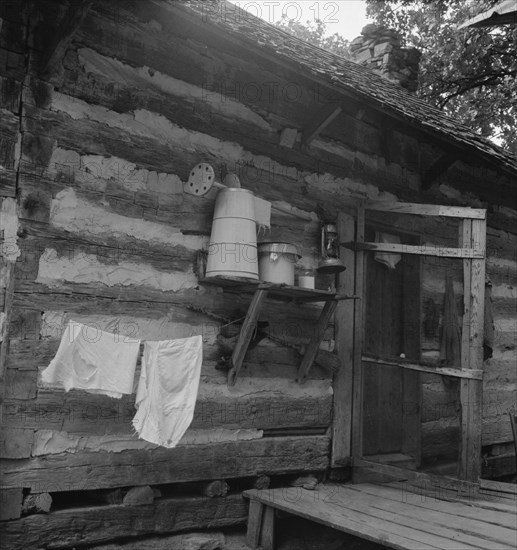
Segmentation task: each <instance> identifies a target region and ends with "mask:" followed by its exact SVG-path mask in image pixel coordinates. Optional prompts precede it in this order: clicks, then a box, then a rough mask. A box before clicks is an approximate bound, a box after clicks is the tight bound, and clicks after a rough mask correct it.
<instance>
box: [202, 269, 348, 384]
mask: <svg viewBox="0 0 517 550" xmlns="http://www.w3.org/2000/svg"><path fill="white" fill-rule="evenodd" d="M200 283H202V284H207V285H215V286H219V287H221V288H223V289H224V290H225V291H228V292H234V293H247V294H250V295H253V297H252V299H251V303H250V306H249V308H248V311H247V313H246V317H245V319H244V323H243V324H242V328H241V332H240V334H239V339H238V341H237V344H236V346H235V349H234V350H233V354H232V357H231V367H230V370H229V371H228V385H229V386H233V385H235V382H236V380H237V375H238V374H239V371H240V369H241V367H242V363H243V361H244V356H245V355H246V351H247V350H248V346H249V344H250V341H251V338H252V336H253V333H254V331H255V327H256V324H257V321H258V318H259V315H260V312H261V310H262V306H263V305H264V301H265V299H266V298H267V297H271V298H276V299H279V300H287V301H295V302H299V303H309V302H325V306H324V307H323V309H322V311H321V314H320V317H319V319H318V324H317V325H316V327H315V329H314V333H313V335H312V337H311V340H310V342H309V344H308V346H307V350H306V352H305V355H304V356H303V358H302V361H301V363H300V366H299V368H298V377H297V380H298V382H299V383H300V384H301V383H303V382H304V381H305V380H306V378H307V375H308V372H309V369H310V368H311V366H312V364H313V362H314V359H315V358H316V355H317V353H318V350H319V347H320V344H321V341H322V340H323V336H324V334H325V329H326V328H327V325H328V323H329V321H330V319H331V317H332V315H333V314H334V311H335V310H336V306H337V302H338V301H339V300H353V299H355V298H357V297H356V296H347V295H344V294H337V293H336V292H329V291H327V290H315V289H314V290H313V289H309V288H300V287H297V286H289V285H281V284H275V283H266V282H262V281H253V280H249V279H241V278H233V277H209V278H204V279H201V280H200Z"/></svg>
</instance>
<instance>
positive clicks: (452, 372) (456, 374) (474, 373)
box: [363, 355, 483, 380]
mask: <svg viewBox="0 0 517 550" xmlns="http://www.w3.org/2000/svg"><path fill="white" fill-rule="evenodd" d="M363 363H366V364H372V365H386V366H387V367H400V368H402V369H408V370H414V371H419V372H428V373H431V374H441V375H443V376H452V377H453V378H471V379H475V380H482V379H483V371H482V370H473V369H465V370H463V369H449V368H445V367H432V366H425V365H419V364H416V363H410V362H407V363H406V362H402V361H389V360H384V359H377V358H375V357H369V356H367V355H363Z"/></svg>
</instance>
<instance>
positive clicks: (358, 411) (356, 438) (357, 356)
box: [352, 204, 365, 458]
mask: <svg viewBox="0 0 517 550" xmlns="http://www.w3.org/2000/svg"><path fill="white" fill-rule="evenodd" d="M364 223H365V214H364V204H360V205H359V206H358V207H357V229H356V242H357V243H363V242H364ZM363 287H364V252H363V251H362V250H358V251H357V252H356V254H355V292H354V294H355V295H356V296H360V297H361V299H360V300H354V305H355V307H354V367H353V368H354V374H353V398H352V456H353V457H354V458H355V457H361V456H362V454H363V364H362V356H363V311H364V288H363Z"/></svg>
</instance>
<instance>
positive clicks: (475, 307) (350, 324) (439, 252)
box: [331, 201, 486, 483]
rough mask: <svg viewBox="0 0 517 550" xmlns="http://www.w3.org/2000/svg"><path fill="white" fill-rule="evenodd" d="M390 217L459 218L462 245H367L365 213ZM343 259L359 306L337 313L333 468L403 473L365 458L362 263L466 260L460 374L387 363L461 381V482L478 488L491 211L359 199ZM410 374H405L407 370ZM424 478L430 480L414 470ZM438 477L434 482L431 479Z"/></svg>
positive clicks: (345, 218) (342, 282) (345, 279)
mask: <svg viewBox="0 0 517 550" xmlns="http://www.w3.org/2000/svg"><path fill="white" fill-rule="evenodd" d="M367 210H370V211H375V212H392V213H397V214H411V215H419V216H430V217H451V218H456V219H459V220H460V224H459V236H458V247H457V248H449V247H434V246H427V245H426V246H410V245H404V244H385V243H371V242H365V241H364V233H365V212H366V211H367ZM338 232H339V238H340V243H341V247H340V248H341V250H340V258H341V260H342V261H343V263H344V265H345V266H346V267H347V269H346V271H345V272H344V273H343V274H341V275H340V276H339V284H338V291H339V292H345V291H346V292H351V290H352V289H353V292H354V294H355V295H356V296H359V297H360V298H359V299H358V300H351V301H341V302H340V304H339V305H338V309H337V311H336V321H335V323H336V345H337V352H338V355H339V357H340V359H341V364H342V368H341V369H340V371H339V372H338V374H337V375H336V377H335V381H334V411H333V412H334V416H333V426H332V452H331V466H332V467H342V466H346V465H352V467H353V468H354V467H361V466H366V467H368V468H371V469H373V470H378V471H382V472H384V473H387V472H390V471H392V472H393V473H396V472H398V474H400V471H401V468H398V467H393V466H387V465H381V464H377V463H374V462H369V461H366V460H364V459H363V456H362V433H363V426H362V424H363V422H362V409H363V394H362V391H363V365H362V362H363V349H362V337H363V308H364V264H365V262H364V258H365V254H366V253H367V252H369V251H380V252H393V253H400V254H418V255H420V256H441V257H449V258H459V259H462V261H463V285H464V287H463V288H464V300H463V302H464V311H463V324H462V340H461V368H460V369H448V368H439V367H437V368H433V367H426V366H424V365H419V364H416V363H413V364H408V363H406V362H400V363H398V362H396V361H390V362H387V363H388V364H390V365H393V366H397V367H400V368H403V369H409V370H413V371H424V372H433V373H434V374H438V375H441V376H450V377H455V378H459V381H460V405H461V422H460V426H461V438H460V458H459V474H458V478H459V479H460V480H464V481H466V482H472V483H478V481H479V478H480V475H481V421H482V416H481V413H482V411H481V407H482V392H483V380H482V375H483V371H482V365H483V322H484V294H485V269H486V210H484V209H478V208H469V207H455V206H440V205H430V204H417V203H400V202H382V201H358V202H357V204H356V207H355V212H354V213H352V214H348V213H344V212H343V213H340V214H339V216H338ZM406 372H407V371H406ZM413 474H414V475H415V476H418V477H419V478H421V477H422V476H424V477H425V474H421V473H417V472H413ZM430 477H435V476H430Z"/></svg>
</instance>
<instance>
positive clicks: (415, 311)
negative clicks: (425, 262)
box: [401, 256, 422, 468]
mask: <svg viewBox="0 0 517 550" xmlns="http://www.w3.org/2000/svg"><path fill="white" fill-rule="evenodd" d="M402 262H403V265H404V270H403V285H404V304H403V307H404V313H403V315H404V335H403V337H404V353H405V354H406V357H407V358H408V359H411V360H412V361H415V362H416V363H419V362H420V355H421V354H420V346H421V342H420V320H421V318H422V317H421V302H420V289H421V288H422V277H421V273H422V269H421V265H420V262H421V259H420V258H419V257H417V256H406V257H404V258H402ZM401 376H402V399H403V404H402V449H401V450H402V453H403V454H407V455H410V456H412V457H413V458H414V459H415V467H417V468H418V467H419V466H420V461H421V454H422V418H421V409H422V385H421V383H420V374H419V372H418V371H411V370H409V369H403V371H402V373H401Z"/></svg>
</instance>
